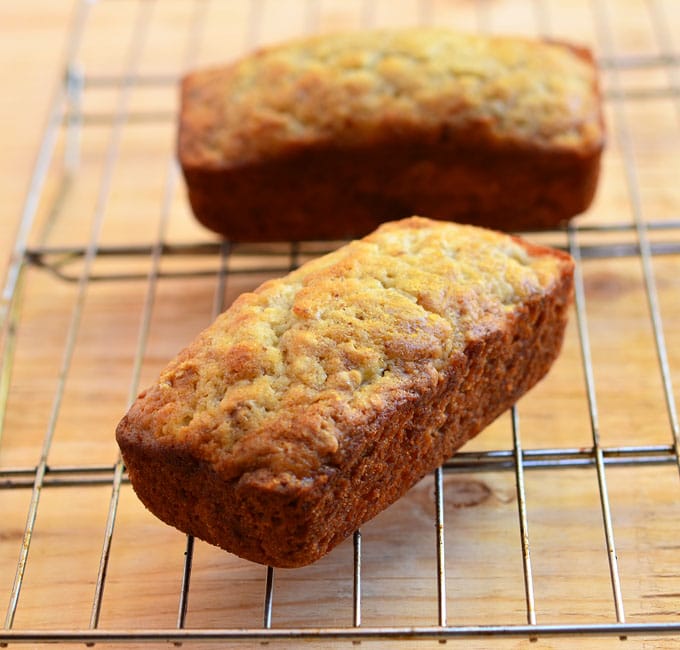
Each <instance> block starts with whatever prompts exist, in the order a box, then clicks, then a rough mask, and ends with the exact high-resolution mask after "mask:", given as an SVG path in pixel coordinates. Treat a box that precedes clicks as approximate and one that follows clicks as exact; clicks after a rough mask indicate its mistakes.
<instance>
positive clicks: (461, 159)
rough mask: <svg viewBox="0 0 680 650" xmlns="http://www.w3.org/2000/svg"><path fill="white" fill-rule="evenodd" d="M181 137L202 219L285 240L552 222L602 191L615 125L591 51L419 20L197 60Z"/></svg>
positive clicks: (246, 235) (236, 235)
mask: <svg viewBox="0 0 680 650" xmlns="http://www.w3.org/2000/svg"><path fill="white" fill-rule="evenodd" d="M178 140H179V143H178V153H179V159H180V162H181V164H182V168H183V170H184V174H185V178H186V181H187V186H188V190H189V198H190V201H191V204H192V207H193V209H194V212H195V214H196V216H197V218H198V219H199V220H200V221H202V222H203V223H204V224H205V225H207V226H208V227H210V228H213V229H214V230H217V231H218V232H221V233H222V234H224V235H226V236H228V237H230V238H232V239H285V240H288V239H291V238H296V239H314V238H329V237H330V238H341V237H355V236H363V235H365V234H367V233H368V232H369V231H370V230H372V229H373V228H375V227H376V226H377V225H378V224H379V223H380V222H381V221H385V220H389V219H396V218H402V217H407V216H410V215H411V214H414V213H417V214H425V215H426V216H429V217H434V218H442V219H457V220H465V221H468V222H471V223H477V224H478V225H486V226H491V227H496V228H502V229H505V230H518V229H524V228H532V227H533V228H545V227H550V226H554V225H555V224H557V223H560V222H561V221H563V220H565V219H567V218H569V217H571V216H573V215H575V214H578V213H580V212H582V211H583V210H585V209H586V208H587V206H588V204H589V203H590V201H591V199H592V196H593V193H594V191H595V187H596V183H597V177H598V170H599V158H600V152H601V150H602V147H603V143H604V130H603V123H602V114H601V106H600V93H599V87H598V79H597V71H596V68H595V66H594V64H593V60H592V57H591V56H590V54H589V52H587V51H586V50H585V49H583V48H577V47H573V46H571V45H566V44H562V43H556V42H546V41H536V40H530V39H525V38H517V37H489V36H478V35H471V34H463V33H457V32H453V31H450V30H446V29H441V28H411V29H405V30H393V31H390V30H384V31H376V32H353V33H346V34H334V35H326V36H321V37H313V38H308V39H302V40H297V41H293V42H291V43H286V44H283V45H280V46H275V47H271V48H267V49H263V50H260V51H258V52H255V53H254V54H252V55H250V56H247V57H245V58H244V59H242V60H240V61H237V62H236V63H234V64H232V65H227V66H223V67H218V68H212V69H206V70H199V71H194V72H192V73H190V74H188V75H187V76H186V77H185V78H184V80H183V83H182V105H181V113H180V128H179V138H178Z"/></svg>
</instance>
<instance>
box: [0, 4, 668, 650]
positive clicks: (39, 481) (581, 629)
mask: <svg viewBox="0 0 680 650" xmlns="http://www.w3.org/2000/svg"><path fill="white" fill-rule="evenodd" d="M84 4H88V3H84ZM369 5H371V3H365V4H364V5H363V6H364V7H367V6H369ZM419 6H422V5H419ZM476 6H477V8H478V11H479V16H482V12H486V11H487V10H486V8H485V6H483V5H482V4H481V3H479V2H478V3H477V5H476ZM251 7H252V8H253V11H252V12H251V18H250V21H249V27H248V33H249V34H250V35H251V36H250V37H248V40H250V39H251V38H252V39H253V40H255V39H256V36H252V35H256V34H257V33H258V31H259V29H260V27H259V20H254V19H253V16H254V15H255V14H257V13H261V11H262V7H263V0H253V1H252V4H251ZM535 7H542V5H538V4H536V3H535ZM539 11H540V9H539ZM483 16H484V18H485V19H489V15H488V12H486V13H484V14H483ZM480 22H481V19H480ZM487 26H488V25H487ZM673 56H674V55H673V54H672V53H668V52H666V53H664V54H663V56H661V57H658V58H651V57H650V59H649V61H646V60H645V61H642V60H640V61H637V60H636V59H635V58H634V57H633V58H631V61H630V62H628V63H626V61H623V59H619V58H617V57H616V56H612V58H611V59H608V60H605V61H609V63H608V64H607V65H608V67H611V68H614V69H622V68H623V67H625V65H630V66H632V67H635V66H638V67H644V66H647V65H649V66H654V65H669V60H672V59H673ZM669 57H670V58H669ZM124 79H125V81H124V83H122V87H123V88H125V87H127V85H128V84H131V83H136V81H137V80H139V79H140V77H139V75H136V74H126V75H125V77H124ZM166 82H167V81H166ZM115 83H121V80H120V79H117V80H115ZM164 83H165V82H164ZM618 97H619V98H620V99H628V98H629V97H630V95H629V94H625V93H623V91H621V93H620V94H619V96H618ZM619 103H623V102H619ZM75 112H76V113H78V108H77V107H76V110H75ZM62 117H63V107H62ZM126 117H129V112H128V114H127V116H126ZM107 119H108V116H107ZM115 121H117V118H115ZM126 121H127V120H126ZM54 128H56V127H54ZM77 133H78V129H77V128H74V130H73V131H71V135H70V136H68V137H69V138H73V137H75V136H76V135H77ZM67 149H68V146H67ZM72 153H73V152H72ZM47 165H48V167H49V160H48V162H47ZM36 167H37V164H36ZM172 173H173V174H176V173H177V170H176V169H175V170H174V171H173V172H172ZM34 176H35V175H34ZM172 184H174V181H173V183H172ZM40 187H41V184H40V183H38V192H39V191H40V189H39V188H40ZM102 191H103V190H102ZM166 196H167V195H166ZM165 200H169V199H164V201H165ZM166 209H167V208H166V207H163V208H162V213H163V214H165V212H166ZM99 210H102V211H103V207H102V208H99V209H98V211H99ZM164 219H165V217H162V219H161V221H163V220H164ZM22 222H23V221H22ZM636 227H637V229H638V231H639V228H640V227H639V225H638V226H636ZM677 227H678V226H677V225H674V226H671V228H677ZM617 228H618V229H620V230H625V229H626V228H627V226H626V225H625V224H621V225H614V226H612V227H611V229H613V230H615V229H617ZM606 229H607V227H602V228H601V229H599V228H594V229H590V230H593V231H598V232H603V231H605V230H606ZM647 229H649V224H648V225H647V226H646V227H645V237H646V230H647ZM587 230H589V229H588V228H583V229H582V230H576V229H572V231H570V236H573V237H574V238H575V237H576V233H577V232H585V231H587ZM27 232H28V231H27ZM162 232H163V231H162V230H161V233H162ZM162 240H163V236H162V234H161V235H159V237H158V241H157V242H156V243H155V244H153V245H152V246H150V247H140V249H139V250H141V249H142V248H143V249H145V251H146V253H132V254H149V253H151V256H152V263H151V264H152V269H154V268H155V271H152V273H151V275H150V280H149V291H148V294H149V295H150V296H151V297H150V298H148V302H147V303H146V305H145V307H144V315H143V318H142V320H143V321H145V322H146V324H143V325H142V326H141V330H142V332H144V331H145V330H148V321H149V319H150V314H151V309H152V302H153V294H154V293H155V282H156V280H157V279H158V278H160V277H169V276H170V274H168V275H167V276H166V275H164V274H163V273H162V272H161V271H160V268H159V267H160V264H159V261H160V256H161V255H162V254H164V253H166V252H167V248H166V246H165V244H164V243H163V242H162ZM93 241H96V237H95V238H93ZM638 242H639V243H638V244H637V245H635V244H622V245H618V246H619V248H617V245H611V246H610V245H605V246H599V247H598V246H593V247H588V246H580V245H578V243H576V241H575V240H574V243H575V245H576V248H577V249H578V252H579V255H580V258H579V260H578V262H579V263H578V265H577V266H578V267H579V268H580V266H581V261H582V259H583V258H584V257H585V256H586V255H589V253H587V252H586V251H591V250H592V251H595V253H594V254H593V257H597V256H598V255H602V256H612V255H615V254H616V253H615V252H614V251H616V250H625V251H627V252H626V253H625V254H627V255H642V256H643V257H644V256H645V255H646V256H647V258H648V259H650V258H651V255H656V254H662V253H663V251H664V248H663V247H664V246H666V247H668V244H667V243H665V242H664V243H662V244H659V245H657V244H652V243H650V242H648V241H646V244H645V242H644V241H643V239H641V238H640V236H639V232H638ZM24 244H25V240H24ZM645 245H646V248H645ZM569 247H570V248H572V243H571V241H570V246H569ZM666 250H667V252H669V253H672V254H676V253H677V252H678V249H677V246H676V247H675V248H666ZM598 251H599V252H598ZM185 252H186V251H185ZM214 252H215V251H214V249H213V250H212V252H211V254H214ZM23 253H24V255H23V256H22V260H21V264H24V263H26V261H28V263H36V264H42V262H43V260H44V257H43V256H44V255H46V254H49V252H46V250H42V249H39V250H36V251H34V253H35V255H33V254H32V253H31V252H30V251H27V250H26V247H25V245H24V250H23ZM100 253H101V254H103V253H104V251H102V250H100V249H99V248H98V247H97V246H96V244H95V245H94V248H92V247H91V246H88V247H87V248H86V249H82V250H81V252H80V253H79V254H76V257H83V258H84V267H83V271H82V272H81V274H80V276H76V278H75V279H76V280H78V281H79V282H80V281H81V280H79V279H78V278H82V277H85V278H86V283H90V282H92V281H93V280H94V278H95V277H96V276H95V275H94V274H93V273H92V272H91V263H92V259H93V256H95V255H96V256H97V257H99V256H100ZM111 254H112V255H120V254H122V253H121V250H120V249H117V250H112V251H111ZM125 254H129V253H125ZM180 254H181V253H180ZM299 254H300V248H299V247H297V245H294V246H293V247H292V248H291V252H290V258H289V259H290V263H289V265H288V267H289V268H295V267H296V266H297V265H298V264H299ZM221 255H222V269H221V271H220V274H219V276H218V288H217V290H216V305H217V301H218V300H223V298H224V294H225V291H224V284H223V281H225V279H226V263H225V260H226V255H227V253H226V252H225V251H224V250H223V251H222V253H221ZM36 260H40V261H39V262H37V261H36ZM46 266H49V264H47V265H46ZM650 270H651V261H650ZM210 272H211V273H212V274H214V270H211V271H210ZM232 272H241V271H239V270H238V269H230V270H229V274H231V273H232ZM243 272H250V271H249V270H245V271H243ZM206 273H208V271H206ZM20 275H21V274H19V278H20ZM131 277H132V276H131ZM135 277H137V276H135ZM650 277H652V276H650ZM102 278H103V279H116V280H119V279H124V277H122V276H119V275H116V276H102ZM10 280H11V278H10ZM652 282H653V280H652ZM15 287H19V289H14V290H13V291H12V297H14V296H16V295H17V294H18V293H20V280H19V281H17V282H16V284H15ZM648 293H649V292H648ZM4 304H5V303H3V307H4ZM78 304H80V303H78ZM77 309H78V310H79V309H80V308H79V307H78V308H77ZM651 311H652V313H653V312H654V310H653V309H651ZM7 313H8V314H10V318H9V319H8V320H9V322H10V326H9V327H8V330H11V322H12V321H13V319H12V317H11V311H10V310H9V309H8V311H7ZM17 318H18V317H17ZM582 318H583V319H584V325H585V309H584V310H583V314H582ZM652 319H653V321H654V315H653V316H652ZM73 322H74V323H75V326H74V327H73V328H72V329H74V335H73V336H74V338H73V341H74V342H75V330H77V319H75V320H74V321H73ZM659 324H660V320H659ZM4 326H5V323H3V327H4ZM585 331H586V336H587V330H585ZM145 339H146V334H140V338H139V347H138V350H137V353H136V356H135V370H134V372H133V376H134V379H133V384H134V383H136V382H137V380H138V379H137V378H138V376H139V372H140V368H141V359H142V358H143V350H144V348H145V345H144V343H143V341H145ZM3 340H4V339H3ZM69 340H71V339H70V337H69ZM10 344H11V341H10ZM657 344H658V339H657ZM662 347H663V349H664V351H665V343H663V346H662ZM586 348H589V344H588V345H586ZM5 349H8V348H7V347H6V348H5ZM68 349H69V346H68V345H67V348H66V350H67V351H68ZM660 356H661V357H662V359H663V358H666V357H665V354H664V355H660ZM588 359H589V357H588ZM666 361H667V359H666ZM584 363H585V364H586V365H587V366H588V367H590V368H591V370H590V372H591V374H592V365H591V362H590V361H589V360H588V361H586V359H585V358H584ZM661 364H662V366H663V362H661ZM68 365H69V364H68V363H66V364H64V365H63V369H64V373H63V375H64V380H65V376H66V373H67V371H68ZM3 367H4V366H3ZM662 374H663V368H662ZM669 389H670V386H669ZM61 391H63V386H62V387H61V388H60V389H59V392H61ZM1 395H2V393H1V392H0V399H1ZM670 395H671V399H672V392H671V393H670ZM667 397H668V393H667ZM593 404H594V390H593ZM0 408H2V402H1V401H0ZM672 408H674V407H670V406H669V410H672ZM56 410H57V411H58V405H57V408H56ZM0 413H1V411H0ZM594 414H595V420H597V412H596V409H595V410H594ZM55 415H56V413H55ZM592 415H593V410H592V409H591V417H592ZM516 418H517V414H516V412H515V411H513V450H500V451H497V452H484V453H480V454H473V453H468V454H465V453H461V454H459V455H458V456H456V457H455V458H454V459H452V460H451V461H449V462H447V463H446V465H445V466H444V468H440V469H439V470H437V473H436V475H435V491H436V492H438V496H437V507H438V509H439V507H440V505H441V507H442V509H443V503H441V504H440V503H439V499H440V498H441V497H442V489H441V488H442V480H443V472H444V471H447V472H448V471H470V469H472V470H473V471H477V470H478V471H486V469H488V468H491V469H494V470H506V469H507V470H514V471H515V478H516V483H517V493H518V507H519V509H520V532H521V535H522V548H523V558H528V557H529V555H528V550H529V546H528V535H525V533H526V530H527V528H526V497H525V490H524V478H523V477H524V474H523V472H524V470H525V469H542V468H546V469H547V468H562V467H592V466H593V465H595V466H596V467H597V469H598V476H599V475H601V476H602V479H604V467H605V466H606V465H613V466H616V465H641V464H648V463H651V464H658V463H668V462H678V457H677V433H676V435H675V443H674V445H673V446H662V445H657V446H641V447H628V448H609V449H606V448H602V447H601V446H600V445H599V435H596V434H597V427H593V434H594V446H593V448H592V449H559V450H522V447H521V443H520V438H519V421H518V419H516ZM670 418H671V421H672V420H673V417H672V413H671V415H670ZM676 431H677V426H676ZM45 460H46V459H45ZM69 472H71V473H72V475H69ZM111 473H112V468H111V467H103V466H100V467H92V468H50V467H48V465H47V463H46V462H44V463H40V464H39V465H38V466H37V467H36V468H27V469H25V470H22V469H18V470H10V471H0V488H3V487H15V486H23V487H26V486H29V487H30V486H31V485H32V486H33V489H34V493H33V498H37V497H36V495H37V494H39V492H40V490H41V489H42V487H46V486H52V485H54V486H57V485H61V484H70V485H80V484H82V485H85V484H99V483H103V482H106V483H109V484H112V485H113V492H112V499H111V503H112V504H114V503H115V504H117V501H118V492H117V489H116V486H118V488H120V485H121V484H122V483H123V482H124V481H125V480H126V477H125V474H124V471H123V467H122V464H121V463H120V462H119V463H117V464H116V465H115V466H113V479H112V478H111ZM26 479H28V482H27V483H24V484H22V485H19V483H20V482H21V481H25V480H26ZM3 480H4V481H6V483H7V485H5V484H3V483H2V481H3ZM69 481H70V482H69ZM606 495H607V491H606V483H605V482H604V480H602V481H600V496H601V500H602V502H603V518H604V521H605V529H606V528H607V524H606V522H607V521H610V520H611V515H610V514H609V513H608V508H609V500H608V497H607V496H606ZM36 508H37V501H36ZM605 509H606V510H607V513H605V512H604V510H605ZM522 511H524V514H522ZM109 519H110V521H111V522H112V523H113V522H115V507H113V509H112V510H110V512H109ZM439 521H441V537H440V535H439V529H438V563H440V564H441V566H442V567H443V566H444V562H443V555H442V557H441V558H439V546H441V548H442V550H443V534H444V526H443V517H441V518H440V517H439V515H437V526H439ZM522 522H524V523H522ZM610 524H611V521H610ZM31 531H32V526H31ZM105 537H106V540H107V541H106V542H105V548H106V547H107V546H108V548H110V544H111V540H112V538H113V527H111V530H110V531H109V530H108V527H107V532H106V534H105ZM525 538H526V545H525ZM354 548H355V555H354V558H355V559H354V594H353V601H354V611H353V624H354V628H358V627H359V626H360V625H361V579H360V575H361V535H360V533H359V532H357V533H356V534H355V536H354ZM108 552H109V551H108V550H105V551H103V553H102V558H108ZM192 556H193V538H187V552H186V553H185V564H184V574H183V578H182V588H181V596H180V605H179V612H178V622H177V629H176V630H153V631H149V630H137V631H133V630H119V631H112V630H108V631H107V630H95V629H91V630H76V631H71V632H66V631H58V630H57V631H50V632H41V631H30V630H29V631H15V630H6V633H5V634H4V635H2V636H0V642H3V643H4V642H17V643H35V642H39V641H41V640H49V641H68V640H75V641H80V642H87V643H95V642H99V641H108V642H114V643H130V642H132V641H138V642H142V643H144V642H156V641H158V640H171V641H173V642H175V643H178V644H179V643H183V642H186V641H190V640H203V641H214V642H223V641H224V640H239V639H241V640H243V639H246V640H260V641H262V640H265V641H266V640H269V639H279V638H280V639H298V640H301V639H318V638H319V636H320V635H323V637H324V638H337V639H340V638H344V639H351V640H352V641H359V640H361V639H371V638H393V639H425V638H432V639H434V638H436V639H439V640H443V639H447V638H458V637H467V636H495V635H504V636H507V635H509V636H530V637H533V636H534V635H536V634H540V635H542V636H559V635H564V634H569V635H578V634H590V635H598V634H606V635H611V634H619V635H620V636H622V635H624V634H638V633H639V634H651V633H658V634H675V633H677V632H679V631H680V623H678V624H676V623H673V624H658V625H657V624H630V623H624V622H620V623H619V624H616V625H614V624H611V625H601V626H592V625H573V626H572V625H552V626H551V625H536V624H535V609H534V605H533V587H532V585H533V581H532V578H531V567H530V564H529V565H528V569H527V566H526V560H525V571H524V575H525V590H526V594H527V619H528V622H529V625H528V626H481V627H469V626H455V627H450V626H447V624H446V598H445V595H444V597H442V596H441V591H440V595H439V627H436V628H435V627H431V628H430V627H414V628H402V627H399V626H395V627H390V628H385V627H381V628H362V629H361V630H358V629H352V628H340V629H334V628H321V629H306V630H297V629H273V630H272V629H271V623H272V603H273V583H274V572H273V569H271V568H269V569H268V570H267V578H266V587H265V605H264V628H265V630H256V629H253V630H251V629H245V630H241V629H233V630H217V629H216V630H204V629H201V630H185V629H182V628H184V622H185V619H186V611H187V610H186V608H187V603H188V595H189V584H190V575H191V557H192ZM614 559H615V552H614ZM107 561H108V560H107ZM105 574H106V568H105V566H104V568H103V570H100V578H99V579H98V581H97V585H98V589H100V588H101V589H103V586H104V584H105ZM615 575H617V576H618V569H616V571H615ZM527 580H528V585H529V586H527ZM438 583H439V585H441V584H445V578H444V576H443V573H440V572H439V571H438ZM619 591H620V587H619ZM530 592H531V595H529V593H530ZM614 592H615V593H616V588H615V589H614ZM97 602H98V603H99V604H98V605H95V609H96V610H97V614H96V617H94V612H95V609H93V620H94V625H93V626H92V627H96V625H97V621H98V615H99V608H100V606H101V595H99V596H98V597H97V596H96V597H95V603H97ZM529 603H531V604H529ZM532 612H533V622H532Z"/></svg>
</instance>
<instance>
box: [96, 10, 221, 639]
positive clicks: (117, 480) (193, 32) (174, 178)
mask: <svg viewBox="0 0 680 650" xmlns="http://www.w3.org/2000/svg"><path fill="white" fill-rule="evenodd" d="M206 7H207V3H206V2H200V3H195V4H194V15H193V18H192V21H191V27H190V29H189V38H188V41H187V46H186V52H185V56H184V59H185V62H186V63H187V64H189V65H190V64H192V63H193V62H194V61H195V60H196V58H197V55H198V49H199V44H200V41H201V39H200V28H201V26H202V25H203V24H204V22H205V9H206ZM129 72H131V71H128V73H129ZM126 78H128V79H129V83H130V85H131V86H132V85H133V84H134V81H135V76H134V75H133V74H127V75H126ZM178 179H179V169H178V167H177V163H176V161H175V160H174V156H173V157H171V159H170V161H169V164H168V170H167V174H166V181H165V187H164V191H163V195H162V199H161V214H160V219H159V225H158V233H157V237H156V242H155V244H154V245H153V247H152V249H151V264H150V269H149V274H148V280H147V291H146V296H145V299H144V306H143V309H142V320H141V323H140V330H139V335H138V337H137V347H136V351H135V356H134V362H133V371H132V381H131V382H130V392H129V394H128V404H131V403H132V401H133V400H134V399H135V396H136V394H137V391H138V387H139V380H140V376H141V369H142V362H143V359H144V351H145V349H146V344H147V341H148V337H149V332H150V327H151V314H152V312H153V305H154V302H155V296H156V285H157V283H158V278H159V270H160V263H161V258H162V251H163V244H164V241H165V232H166V230H167V226H168V220H169V215H170V208H171V205H172V197H173V194H174V190H175V187H176V185H177V182H178ZM123 471H124V463H123V459H122V458H121V456H120V455H119V456H118V459H117V461H116V464H115V470H114V476H113V481H112V488H111V497H110V499H109V510H108V515H107V520H106V527H105V533H104V542H103V545H102V551H101V555H100V562H99V570H98V574H97V581H96V583H95V594H94V598H93V604H92V611H91V614H90V628H91V629H94V628H96V627H97V626H98V624H99V617H100V615H101V607H102V599H103V594H104V587H105V584H106V574H107V569H108V563H109V558H110V555H111V546H112V543H113V534H114V528H115V522H116V515H117V512H118V503H119V501H120V488H121V484H122V477H123ZM192 553H193V540H190V539H188V540H187V549H186V551H185V566H184V570H183V573H182V586H181V590H180V603H179V613H178V620H179V621H180V622H182V624H183V617H184V616H185V615H186V609H187V604H186V594H187V593H188V585H189V578H190V575H191V556H192ZM187 563H188V566H187Z"/></svg>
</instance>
